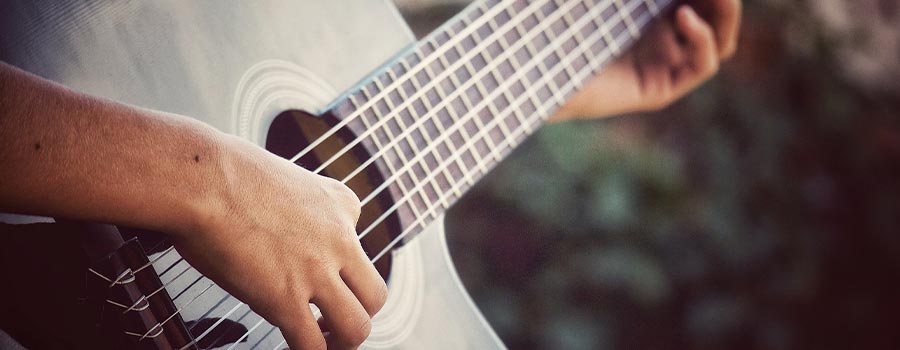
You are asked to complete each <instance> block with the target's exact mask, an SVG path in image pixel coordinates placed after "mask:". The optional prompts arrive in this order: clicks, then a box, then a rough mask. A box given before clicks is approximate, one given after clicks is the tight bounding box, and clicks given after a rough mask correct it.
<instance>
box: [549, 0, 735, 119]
mask: <svg viewBox="0 0 900 350" xmlns="http://www.w3.org/2000/svg"><path fill="white" fill-rule="evenodd" d="M740 19H741V2H740V0H698V1H690V2H688V4H686V5H681V6H679V7H678V8H676V10H675V12H674V13H673V14H672V15H671V16H670V17H668V18H665V19H662V20H660V21H659V22H657V23H656V24H654V25H653V27H652V28H651V29H650V30H649V32H648V33H647V34H646V35H645V36H644V37H643V38H641V39H640V40H639V41H638V42H637V43H636V44H635V46H634V47H633V48H632V50H630V51H629V52H628V53H626V54H625V55H623V56H622V57H620V58H619V59H618V60H616V61H615V62H613V63H612V64H610V65H609V66H608V67H607V68H606V69H605V70H603V71H602V72H601V73H600V74H599V75H597V76H596V77H594V78H593V79H591V80H590V81H588V82H587V83H586V84H585V86H584V88H583V89H582V90H581V91H579V92H578V93H576V94H575V96H573V97H572V98H571V99H569V101H568V102H567V103H566V104H565V105H564V106H563V107H562V108H561V109H560V110H559V111H558V112H557V113H556V114H555V115H554V116H553V117H552V118H551V120H552V121H562V120H567V119H572V118H580V117H605V116H610V115H617V114H624V113H633V112H645V111H653V110H658V109H661V108H663V107H666V106H668V105H669V104H671V103H672V102H674V101H675V100H677V99H679V98H681V97H682V96H684V95H685V94H687V93H688V92H690V91H691V90H693V89H695V88H697V87H698V86H699V85H700V84H702V83H703V82H704V81H706V80H707V79H709V78H710V77H712V76H713V75H714V74H715V73H716V72H717V71H718V69H719V64H720V63H721V62H723V61H725V60H727V59H729V58H730V57H731V56H732V55H734V52H735V49H736V47H737V40H738V29H739V27H740Z"/></svg>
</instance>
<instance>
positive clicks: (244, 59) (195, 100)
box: [0, 0, 502, 349]
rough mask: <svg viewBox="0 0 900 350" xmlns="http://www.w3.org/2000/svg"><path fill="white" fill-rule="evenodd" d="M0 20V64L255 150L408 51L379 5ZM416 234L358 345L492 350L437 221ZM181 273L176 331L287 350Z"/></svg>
mask: <svg viewBox="0 0 900 350" xmlns="http://www.w3.org/2000/svg"><path fill="white" fill-rule="evenodd" d="M0 18H2V21H0V33H3V36H2V38H0V59H2V60H3V61H5V62H8V63H10V64H13V65H15V66H18V67H20V68H23V69H25V70H28V71H30V72H32V73H35V74H38V75H40V76H42V77H45V78H48V79H51V80H54V81H57V82H59V83H62V84H64V85H66V86H69V87H71V88H74V89H77V90H80V91H84V92H87V93H90V94H94V95H99V96H104V97H107V98H110V99H113V100H117V101H122V102H125V103H130V104H134V105H137V106H141V107H145V108H151V109H157V110H162V111H168V112H172V113H178V114H182V115H187V116H192V117H194V118H197V119H199V120H202V121H204V122H206V123H208V124H211V125H213V126H215V127H217V128H219V129H220V130H223V131H226V132H229V133H233V134H237V135H240V136H242V137H245V138H247V139H249V140H252V141H254V142H256V143H258V144H260V145H263V144H264V143H265V136H266V131H267V129H268V125H269V123H271V121H272V119H273V118H275V117H276V116H277V115H278V114H279V113H281V112H283V111H285V110H292V109H295V110H305V111H310V112H319V111H321V109H322V108H323V107H325V106H326V105H327V104H328V103H330V102H331V101H333V100H334V99H335V98H337V97H338V96H339V94H340V93H341V92H343V91H345V90H348V89H350V88H351V87H353V85H354V84H355V83H357V82H358V81H359V80H361V79H362V78H364V77H365V76H366V75H367V74H369V73H370V72H372V71H373V70H375V69H376V68H378V67H379V66H380V65H382V64H384V63H385V62H387V61H388V60H389V59H391V58H392V57H394V56H395V55H396V54H397V53H398V52H401V51H402V50H403V49H405V48H407V47H409V46H410V45H411V44H412V43H413V42H414V37H413V36H412V34H411V32H410V31H409V29H408V28H407V26H406V24H405V23H404V22H403V21H402V19H401V18H400V16H399V14H398V13H397V11H396V9H395V8H394V6H393V4H391V3H390V2H388V1H387V0H329V1H265V2H256V1H254V2H246V1H227V2H226V1H177V0H168V1H166V0H162V1H128V0H126V1H112V2H107V1H31V0H29V1H5V2H3V4H0ZM3 218H5V219H6V220H5V221H7V222H8V221H12V220H14V218H12V217H10V216H8V215H7V216H5V217H0V219H3ZM19 219H21V218H19ZM425 231H426V234H421V235H418V236H417V237H416V238H414V239H412V240H411V241H410V242H409V243H407V244H405V245H404V246H402V247H400V248H398V249H395V250H394V252H393V264H392V268H391V275H390V280H389V290H390V291H389V298H388V301H387V304H386V306H385V307H384V309H383V311H382V312H381V313H379V314H378V315H377V316H376V317H375V319H374V320H373V331H372V334H371V336H370V338H369V340H368V341H367V342H366V343H365V345H364V347H365V348H406V349H422V348H448V349H459V348H478V349H485V348H499V347H502V343H500V341H499V339H498V338H497V337H496V335H495V334H494V333H493V332H492V331H491V330H490V328H489V326H488V325H487V323H486V322H485V320H484V319H483V317H482V316H481V315H480V314H479V313H478V311H477V309H475V308H474V305H473V304H472V302H471V300H470V299H469V297H468V296H467V295H466V293H465V290H464V289H463V287H462V285H461V284H460V282H459V280H458V278H457V276H456V273H455V271H454V268H453V266H452V264H451V260H450V257H449V255H448V252H447V248H446V245H445V243H444V232H443V223H442V220H435V221H434V222H432V223H431V224H430V225H429V227H428V228H427V229H426V230H425ZM154 257H156V256H155V255H154V256H151V259H153V258H154ZM176 258H177V253H175V252H172V253H170V254H167V255H166V256H165V257H164V258H163V259H160V260H158V261H156V262H155V263H154V267H156V268H157V272H158V273H163V272H164V270H163V269H165V268H167V267H168V266H169V264H170V263H171V262H173V261H175V260H176ZM186 268H187V265H186V263H184V262H181V263H179V264H176V266H175V267H174V268H173V269H172V271H175V272H168V273H166V274H163V275H162V277H161V278H162V280H163V282H164V283H165V282H170V281H172V280H173V279H174V278H173V275H175V273H176V272H180V271H182V270H184V269H186ZM185 273H186V274H187V275H192V274H193V275H197V276H199V274H197V272H195V271H188V272H185ZM187 275H181V277H180V278H178V279H177V280H176V281H175V283H171V284H170V285H168V287H167V288H168V290H169V291H170V294H172V295H173V296H174V295H178V294H179V292H181V291H182V290H185V289H187V291H186V292H184V294H183V295H182V297H180V298H176V300H175V304H176V306H179V307H184V310H183V311H182V315H183V317H184V318H185V320H192V319H196V318H199V317H200V316H205V317H221V316H224V315H226V314H227V315H228V316H227V317H229V318H230V319H233V320H238V321H239V322H240V323H241V324H243V325H244V326H246V327H247V328H248V329H253V330H254V331H253V332H251V333H250V335H249V337H248V338H247V339H244V342H242V343H238V344H237V345H236V346H234V348H235V349H250V348H256V349H276V348H283V347H285V345H284V344H283V343H282V338H281V336H280V334H279V333H278V332H277V331H276V332H270V329H271V326H270V325H269V324H268V323H265V322H263V321H261V319H260V318H259V317H258V316H256V315H255V314H247V312H248V310H249V309H248V308H247V307H246V306H245V305H242V304H240V303H238V301H237V300H235V299H233V298H228V299H227V300H225V301H224V302H222V299H223V298H225V297H226V293H225V292H224V291H222V290H221V289H219V288H218V287H216V286H212V287H209V285H210V284H211V282H209V281H208V280H205V279H203V280H202V281H201V282H198V283H195V284H193V285H191V286H188V285H189V284H190V283H188V282H193V281H194V280H195V279H196V278H195V277H194V276H191V277H190V278H186V276H187ZM248 278H252V276H248ZM180 281H185V283H179V282H180ZM207 288H209V290H207ZM201 293H202V296H201V297H199V298H197V299H195V300H194V301H193V302H191V300H192V299H193V297H194V296H198V295H201ZM185 306H186V307H185ZM209 309H212V312H211V313H210V314H207V310H209ZM242 316H243V317H242ZM229 346H230V345H229ZM223 348H225V347H223ZM228 348H231V347H228Z"/></svg>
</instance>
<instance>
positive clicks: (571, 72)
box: [550, 0, 584, 88]
mask: <svg viewBox="0 0 900 350" xmlns="http://www.w3.org/2000/svg"><path fill="white" fill-rule="evenodd" d="M560 1H562V0H553V2H555V3H556V5H557V6H562V5H560V4H559V3H560ZM578 2H579V3H580V2H581V1H580V0H579V1H578ZM562 21H563V24H565V25H566V28H569V27H571V26H572V23H573V22H574V20H572V14H571V12H568V11H566V13H564V14H563V16H562ZM550 32H551V33H553V36H554V37H556V33H555V32H553V31H552V30H551V31H550ZM574 36H575V39H576V40H581V39H584V38H583V37H582V35H581V31H580V30H576V31H575V33H574ZM556 48H557V51H562V44H560V45H557V46H556ZM565 69H566V74H567V75H568V76H569V79H568V80H572V77H574V76H575V70H574V68H572V66H571V65H566V66H565ZM577 88H581V83H580V82H579V83H578V85H577Z"/></svg>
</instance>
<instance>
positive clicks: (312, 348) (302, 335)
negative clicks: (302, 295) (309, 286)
mask: <svg viewBox="0 0 900 350" xmlns="http://www.w3.org/2000/svg"><path fill="white" fill-rule="evenodd" d="M308 305H309V303H308V302H302V303H300V305H299V308H298V309H300V310H299V312H296V313H295V314H292V315H291V318H290V321H289V322H287V323H284V324H279V325H278V328H279V329H281V335H282V336H284V340H285V342H287V344H288V347H290V349H291V350H325V349H327V344H326V343H325V336H323V335H322V332H321V331H320V330H319V325H318V324H317V322H316V318H315V317H314V316H313V314H312V310H310V309H309V306H308Z"/></svg>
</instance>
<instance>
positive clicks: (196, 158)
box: [194, 154, 200, 163]
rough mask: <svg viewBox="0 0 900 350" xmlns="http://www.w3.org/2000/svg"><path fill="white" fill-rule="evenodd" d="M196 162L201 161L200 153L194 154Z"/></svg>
mask: <svg viewBox="0 0 900 350" xmlns="http://www.w3.org/2000/svg"><path fill="white" fill-rule="evenodd" d="M194 162H196V163H200V155H199V154H198V155H195V156H194Z"/></svg>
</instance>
